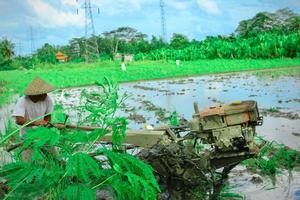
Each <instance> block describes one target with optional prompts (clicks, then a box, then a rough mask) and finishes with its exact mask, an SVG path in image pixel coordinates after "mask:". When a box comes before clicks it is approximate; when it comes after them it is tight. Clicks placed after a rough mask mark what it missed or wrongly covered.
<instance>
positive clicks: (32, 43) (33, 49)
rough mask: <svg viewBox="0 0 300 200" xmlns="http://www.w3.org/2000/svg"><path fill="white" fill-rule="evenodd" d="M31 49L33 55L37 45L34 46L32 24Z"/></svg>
mask: <svg viewBox="0 0 300 200" xmlns="http://www.w3.org/2000/svg"><path fill="white" fill-rule="evenodd" d="M30 51H31V55H33V53H34V51H35V46H34V36H33V29H32V26H30Z"/></svg>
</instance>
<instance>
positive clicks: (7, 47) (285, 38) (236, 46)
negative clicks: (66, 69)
mask: <svg viewBox="0 0 300 200" xmlns="http://www.w3.org/2000/svg"><path fill="white" fill-rule="evenodd" d="M299 30H300V16H299V15H298V14H296V13H294V12H292V11H291V10H288V9H281V10H278V11H276V12H274V13H269V12H260V13H257V14H256V15H255V16H254V17H253V18H251V19H247V20H242V21H241V22H240V23H239V25H238V27H237V29H236V31H235V33H232V34H230V35H229V36H208V37H207V38H206V39H204V40H202V41H197V40H189V39H188V38H187V37H186V36H185V35H183V34H179V33H174V34H173V36H172V38H171V40H170V42H169V43H166V42H164V41H163V40H162V39H161V38H157V37H155V36H152V38H151V39H150V40H148V39H147V38H148V36H147V35H146V34H143V33H141V32H139V31H138V30H136V29H134V28H131V27H119V28H117V29H115V30H111V31H106V32H104V33H103V34H102V35H95V36H92V37H91V38H88V39H87V40H86V39H85V38H84V37H81V38H72V39H71V40H70V41H69V44H67V45H64V46H53V45H51V44H47V43H46V44H45V45H43V46H42V47H41V48H39V49H38V50H37V51H36V52H35V53H34V54H33V55H31V56H22V57H13V55H14V45H13V44H12V43H11V42H10V41H8V40H7V39H3V40H1V41H0V52H1V53H0V70H1V69H2V70H6V69H15V68H19V67H23V68H32V67H34V66H35V65H37V64H39V63H57V60H56V59H55V53H56V52H58V51H61V52H63V53H64V54H65V55H66V56H68V57H69V58H70V60H69V62H76V63H77V62H83V61H85V59H86V58H87V56H86V54H87V52H90V51H91V48H90V45H86V44H89V42H91V41H92V40H93V41H95V42H96V43H97V44H98V49H97V50H96V51H94V50H93V54H95V53H96V54H97V53H99V59H100V60H112V59H114V55H115V54H116V53H121V54H123V55H124V54H133V55H134V56H135V57H134V58H135V60H144V59H148V60H166V59H171V60H176V59H180V60H198V59H215V58H226V59H235V58H237V59H248V58H255V59H256V58H264V59H265V58H282V57H288V58H295V57H300V49H299V48H300V47H299V46H300V45H299V43H300V32H299ZM86 48H88V49H89V50H88V51H86Z"/></svg>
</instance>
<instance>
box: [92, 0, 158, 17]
mask: <svg viewBox="0 0 300 200" xmlns="http://www.w3.org/2000/svg"><path fill="white" fill-rule="evenodd" d="M92 3H93V4H94V5H95V6H96V7H99V8H100V13H104V14H107V15H110V16H115V15H124V14H125V15H126V14H128V13H132V12H137V11H141V10H142V9H143V7H144V6H147V4H151V3H153V0H114V1H112V0H93V1H92ZM157 6H159V4H158V3H157Z"/></svg>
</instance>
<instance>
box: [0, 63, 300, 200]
mask: <svg viewBox="0 0 300 200" xmlns="http://www.w3.org/2000/svg"><path fill="white" fill-rule="evenodd" d="M299 62H300V60H299V59H278V60H277V59H276V60H240V61H239V62H238V61H237V60H210V61H208V60H207V61H205V60H203V61H194V62H182V63H181V65H180V66H176V64H175V63H174V62H171V61H170V62H167V61H165V62H149V61H148V62H144V63H143V62H137V63H136V62H134V63H130V64H128V65H127V70H126V71H125V72H123V71H121V69H120V63H115V62H103V63H93V64H85V65H84V66H74V65H72V64H62V65H49V66H40V67H39V68H38V69H36V70H34V71H25V72H24V71H7V72H0V74H1V76H2V77H3V79H4V81H5V88H7V89H8V88H9V89H8V91H9V93H6V94H9V95H6V96H5V98H6V99H4V100H3V101H2V103H4V102H5V103H6V104H2V105H5V106H2V108H1V111H0V113H1V114H0V115H1V116H0V119H1V124H0V128H1V130H2V131H3V130H4V129H5V125H4V123H3V122H4V121H8V120H11V118H10V117H9V116H10V113H11V112H12V108H13V102H14V101H13V100H12V96H13V95H14V94H17V96H18V93H19V94H21V93H22V90H23V89H24V87H25V86H26V84H27V82H29V81H30V80H31V78H33V77H35V76H41V77H42V78H44V79H45V80H48V81H49V82H51V83H52V84H54V85H56V87H57V88H59V89H57V90H56V91H55V92H53V93H51V94H50V95H51V96H52V98H53V99H55V101H56V103H57V104H59V105H61V106H62V107H63V108H64V110H65V112H66V113H67V114H68V115H69V116H70V120H71V123H78V118H79V116H78V114H76V112H74V107H76V106H78V105H79V104H80V95H81V93H82V91H83V90H86V91H90V92H92V91H95V89H96V86H94V85H93V83H95V82H97V81H102V80H103V77H109V78H112V79H114V80H116V81H117V82H119V83H120V85H119V87H120V95H121V96H122V95H123V94H125V93H127V94H129V98H128V99H127V100H126V102H125V107H126V109H125V111H124V110H118V111H117V113H116V115H117V116H121V117H124V118H126V119H128V126H127V127H128V128H129V129H133V130H139V129H143V128H144V127H145V125H150V126H153V127H159V126H161V125H163V124H165V123H167V121H166V119H167V118H168V116H169V115H170V114H171V113H172V112H174V111H176V113H177V114H178V116H180V117H182V118H185V119H187V120H190V119H191V116H192V114H193V107H192V103H193V102H194V101H198V102H199V105H200V108H201V109H203V108H204V107H209V106H211V105H217V104H221V103H230V102H232V101H236V100H249V99H251V100H256V101H257V102H258V106H259V111H260V113H261V114H262V115H263V116H264V124H263V126H260V127H258V129H257V134H258V136H259V137H262V138H263V139H264V140H267V141H270V142H273V144H275V145H274V147H273V146H272V147H271V146H270V149H269V151H270V154H269V156H270V155H272V156H273V155H276V153H275V152H276V151H279V152H281V153H280V154H279V153H278V159H282V155H281V154H282V153H283V154H287V153H288V151H286V150H276V151H275V146H276V145H278V148H279V149H280V148H282V147H281V146H280V145H284V148H285V147H288V148H290V149H293V150H292V152H299V150H300V117H299V116H300V103H299V102H300V93H299V91H300V90H299V88H300V67H299V65H300V64H299ZM61 66H63V67H64V68H63V69H61V70H60V67H61ZM227 66H230V67H227ZM24 73H25V74H26V76H24V75H23V76H21V74H24ZM22 77H23V79H22ZM155 79H159V80H155ZM122 82H125V83H122ZM79 86H80V87H79ZM14 87H15V88H17V89H14V90H13V88H14ZM15 97H16V96H15ZM10 101H12V103H8V102H10ZM7 103H8V104H7ZM183 105H184V106H183ZM272 148H274V149H272ZM276 148H277V147H276ZM282 151H283V152H282ZM265 156H266V155H265ZM264 159H266V158H265V157H262V159H261V160H258V161H255V162H259V163H260V162H261V163H260V164H262V167H263V168H262V169H263V170H257V169H255V167H254V168H253V166H256V165H257V163H256V164H254V163H252V161H251V160H249V161H246V162H245V163H243V164H240V165H238V166H237V167H236V168H234V169H233V170H232V172H231V173H230V174H229V179H228V187H226V188H227V189H226V190H228V191H227V193H226V192H225V194H227V195H228V196H234V197H235V198H233V199H257V200H263V199H268V198H276V199H279V200H285V199H296V200H298V199H299V192H300V188H299V181H300V179H299V176H300V175H299V166H298V165H299V161H295V162H298V164H297V165H296V166H298V167H296V168H294V167H293V170H292V171H289V170H287V169H285V168H282V169H281V167H280V166H281V164H282V163H281V162H283V161H280V160H277V161H276V162H275V161H273V160H272V159H273V158H272V157H271V159H270V158H268V159H270V161H268V160H264ZM274 159H277V158H274ZM287 159H288V158H287ZM271 161H272V162H271ZM284 162H293V163H294V161H284ZM274 170H275V171H276V173H275V172H274ZM225 196H226V195H225ZM225 199H228V198H225Z"/></svg>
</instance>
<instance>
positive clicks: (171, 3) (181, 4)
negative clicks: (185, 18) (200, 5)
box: [166, 0, 191, 10]
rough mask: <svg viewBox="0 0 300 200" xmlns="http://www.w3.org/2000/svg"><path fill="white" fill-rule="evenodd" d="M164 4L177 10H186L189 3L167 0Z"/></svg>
mask: <svg viewBox="0 0 300 200" xmlns="http://www.w3.org/2000/svg"><path fill="white" fill-rule="evenodd" d="M166 4H167V5H168V6H171V7H173V8H175V9H177V10H186V9H187V8H188V7H189V6H190V4H191V2H190V1H187V0H186V1H178V0H168V1H166Z"/></svg>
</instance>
